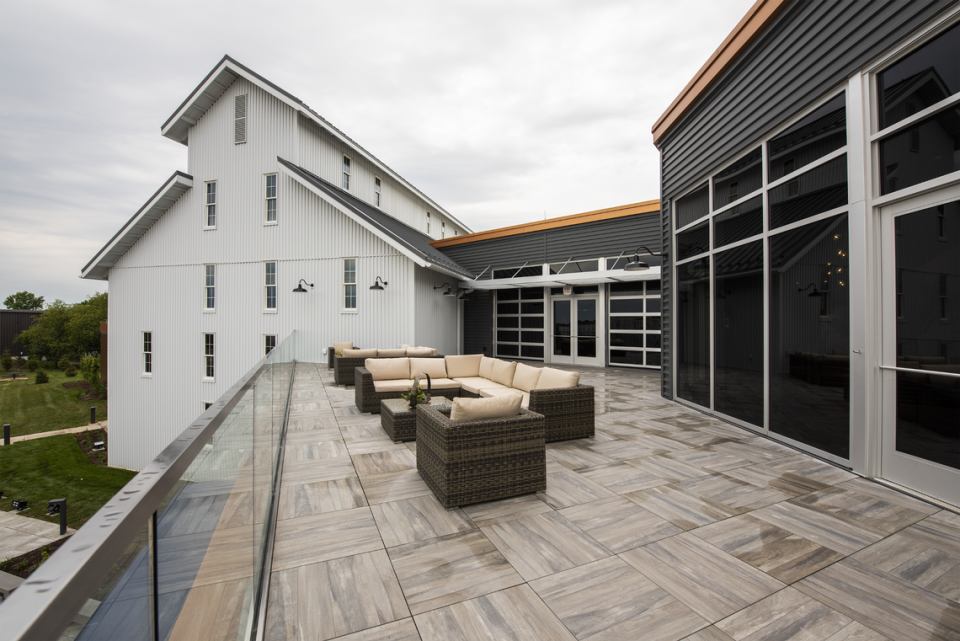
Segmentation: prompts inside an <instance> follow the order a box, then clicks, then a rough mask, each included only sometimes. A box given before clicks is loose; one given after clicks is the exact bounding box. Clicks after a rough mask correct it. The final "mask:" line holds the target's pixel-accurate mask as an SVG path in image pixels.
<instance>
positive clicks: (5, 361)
mask: <svg viewBox="0 0 960 641" xmlns="http://www.w3.org/2000/svg"><path fill="white" fill-rule="evenodd" d="M0 367H2V368H3V371H5V372H9V371H10V370H11V369H12V368H13V359H12V358H10V350H9V349H5V350H3V353H2V354H0Z"/></svg>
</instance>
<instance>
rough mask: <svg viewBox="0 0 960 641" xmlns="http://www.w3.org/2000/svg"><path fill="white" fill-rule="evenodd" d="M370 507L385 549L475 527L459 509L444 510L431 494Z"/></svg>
mask: <svg viewBox="0 0 960 641" xmlns="http://www.w3.org/2000/svg"><path fill="white" fill-rule="evenodd" d="M370 509H371V511H372V512H373V518H374V519H376V521H377V527H378V528H379V529H380V536H381V537H383V544H384V545H386V546H387V547H388V548H392V547H395V546H397V545H403V544H405V543H413V542H415V541H424V540H426V539H435V538H437V537H441V536H445V535H447V534H456V533H457V532H466V531H467V530H472V529H474V528H475V526H474V524H473V522H472V521H471V520H470V518H469V517H467V515H466V514H465V513H464V512H463V511H462V510H456V509H455V510H447V509H444V507H443V506H442V505H440V502H439V501H438V500H437V499H436V497H434V496H433V494H426V495H424V496H418V497H415V498H412V499H401V500H399V501H390V502H388V503H377V504H376V505H374V506H372V507H371V508H370Z"/></svg>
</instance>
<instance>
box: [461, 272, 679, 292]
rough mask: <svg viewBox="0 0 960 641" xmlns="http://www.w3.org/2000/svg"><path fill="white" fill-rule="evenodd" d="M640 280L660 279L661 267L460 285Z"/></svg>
mask: <svg viewBox="0 0 960 641" xmlns="http://www.w3.org/2000/svg"><path fill="white" fill-rule="evenodd" d="M638 280H660V268H659V267H651V268H650V269H647V270H644V271H636V272H628V271H625V270H623V269H607V270H604V271H597V272H577V273H571V274H550V275H548V276H521V277H520V278H497V279H495V280H493V279H483V280H463V281H460V283H459V286H460V287H463V288H466V289H522V288H525V287H563V286H564V285H603V284H606V283H629V282H635V281H638Z"/></svg>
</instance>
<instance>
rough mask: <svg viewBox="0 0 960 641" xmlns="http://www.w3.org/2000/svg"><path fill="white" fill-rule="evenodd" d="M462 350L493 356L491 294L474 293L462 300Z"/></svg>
mask: <svg viewBox="0 0 960 641" xmlns="http://www.w3.org/2000/svg"><path fill="white" fill-rule="evenodd" d="M463 349H464V352H463V353H464V354H486V355H487V356H493V292H490V291H475V292H473V293H472V294H470V295H469V296H468V297H467V298H466V299H464V302H463Z"/></svg>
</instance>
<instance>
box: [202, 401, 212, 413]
mask: <svg viewBox="0 0 960 641" xmlns="http://www.w3.org/2000/svg"><path fill="white" fill-rule="evenodd" d="M211 405H213V403H207V402H204V403H203V411H204V412H206V411H207V410H208V409H210V406H211Z"/></svg>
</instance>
